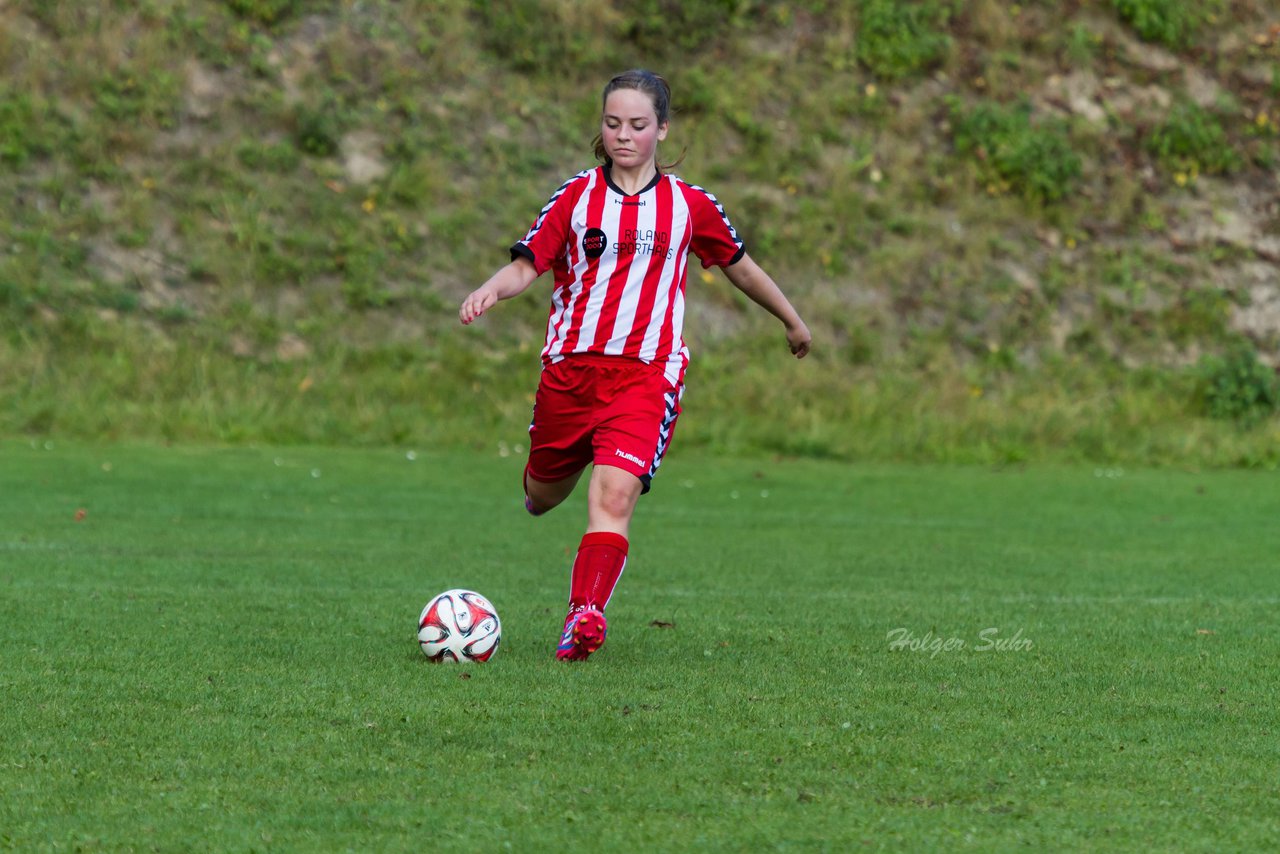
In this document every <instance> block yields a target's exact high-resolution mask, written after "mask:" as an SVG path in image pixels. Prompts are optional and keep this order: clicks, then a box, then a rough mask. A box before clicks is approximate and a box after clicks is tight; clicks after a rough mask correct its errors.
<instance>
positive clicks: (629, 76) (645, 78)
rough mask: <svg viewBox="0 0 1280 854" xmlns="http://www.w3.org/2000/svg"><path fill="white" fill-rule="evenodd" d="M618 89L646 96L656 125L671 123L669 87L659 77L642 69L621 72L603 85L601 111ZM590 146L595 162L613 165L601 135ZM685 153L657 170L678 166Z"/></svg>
mask: <svg viewBox="0 0 1280 854" xmlns="http://www.w3.org/2000/svg"><path fill="white" fill-rule="evenodd" d="M619 89H635V90H636V91H637V92H643V93H644V94H646V95H648V96H649V100H651V101H653V112H654V113H655V114H656V115H657V116H658V124H659V125H665V124H667V123H668V122H670V121H671V86H670V84H668V83H667V81H666V80H664V79H663V78H662V76H661V75H658V74H654V73H653V72H652V71H649V70H647V69H644V68H633V69H631V70H630V71H624V72H622V73H621V74H619V75H618V76H616V77H614V78H613V79H612V80H610V81H609V82H608V83H606V84H605V87H604V92H603V93H602V94H601V96H600V109H601V110H603V109H604V105H605V104H606V103H608V101H609V96H610V95H612V94H613V93H614V92H616V91H618V90H619ZM591 144H592V146H593V147H594V148H595V153H596V159H597V160H600V161H603V162H604V164H605V165H606V166H610V165H612V164H613V158H611V157H610V156H609V154H608V153H607V152H606V151H605V150H604V136H603V135H602V134H596V138H595V139H594V140H592V143H591ZM686 151H687V150H686ZM686 151H681V152H680V156H679V157H677V158H676V159H675V161H674V162H672V163H659V164H657V167H658V170H659V171H663V170H666V169H674V168H675V167H676V166H679V165H680V161H682V160H684V156H685V153H686Z"/></svg>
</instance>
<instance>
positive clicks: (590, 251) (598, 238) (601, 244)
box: [582, 228, 609, 258]
mask: <svg viewBox="0 0 1280 854" xmlns="http://www.w3.org/2000/svg"><path fill="white" fill-rule="evenodd" d="M608 248H609V235H607V234H605V233H604V232H603V231H601V230H600V229H598V228H588V229H587V231H586V233H585V234H583V235H582V254H583V255H586V256H587V257H588V258H599V257H600V256H601V255H603V254H604V250H606V249H608Z"/></svg>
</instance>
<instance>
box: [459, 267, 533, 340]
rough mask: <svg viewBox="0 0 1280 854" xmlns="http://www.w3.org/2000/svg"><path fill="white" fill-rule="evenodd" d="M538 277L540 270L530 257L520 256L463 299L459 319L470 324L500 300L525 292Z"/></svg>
mask: <svg viewBox="0 0 1280 854" xmlns="http://www.w3.org/2000/svg"><path fill="white" fill-rule="evenodd" d="M536 278H538V271H537V270H536V269H534V266H533V262H532V261H530V260H529V259H528V258H525V257H523V256H522V257H519V258H516V260H514V261H512V262H511V263H510V264H508V265H507V266H505V267H503V268H502V269H501V270H499V271H498V272H496V273H494V274H493V275H492V276H490V277H489V281H487V282H485V283H484V284H483V285H481V286H480V287H478V288H476V289H475V290H474V291H472V292H471V293H470V294H468V295H467V298H466V299H464V300H463V301H462V307H461V308H459V309H458V319H459V320H461V321H462V322H463V324H464V325H465V324H469V323H471V321H473V320H475V319H476V318H477V317H479V316H480V315H482V314H484V313H485V312H486V311H488V310H489V309H490V308H492V307H493V305H494V304H495V303H497V301H498V300H501V299H510V298H511V297H513V296H516V295H517V294H521V293H524V291H525V289H526V288H528V287H529V285H531V284H533V280H534V279H536Z"/></svg>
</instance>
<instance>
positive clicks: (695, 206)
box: [685, 185, 747, 268]
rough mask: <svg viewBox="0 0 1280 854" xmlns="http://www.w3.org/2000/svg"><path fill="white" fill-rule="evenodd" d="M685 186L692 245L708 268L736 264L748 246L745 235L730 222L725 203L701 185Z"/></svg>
mask: <svg viewBox="0 0 1280 854" xmlns="http://www.w3.org/2000/svg"><path fill="white" fill-rule="evenodd" d="M685 186H686V187H687V190H686V192H685V196H686V198H688V200H689V216H690V219H691V221H692V223H693V237H692V239H691V241H690V243H689V249H690V250H691V251H692V252H693V254H694V255H697V256H698V260H700V261H701V262H702V266H703V267H704V268H706V267H728V266H730V265H732V264H736V263H737V262H738V260H739V259H740V258H742V256H743V255H744V254H746V251H747V250H746V247H745V246H743V244H742V238H740V237H739V236H738V232H737V231H736V230H735V229H734V227H733V224H732V223H730V222H729V216H728V215H727V214H726V213H725V212H724V206H723V205H721V204H720V202H719V200H718V199H716V197H715V196H713V195H711V194H710V193H708V192H707V191H706V190H704V189H702V188H701V187H695V186H692V185H685Z"/></svg>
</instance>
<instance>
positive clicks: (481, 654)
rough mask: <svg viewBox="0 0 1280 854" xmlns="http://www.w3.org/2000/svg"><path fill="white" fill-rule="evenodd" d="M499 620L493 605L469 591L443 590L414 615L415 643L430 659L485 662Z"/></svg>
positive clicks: (499, 627) (491, 650)
mask: <svg viewBox="0 0 1280 854" xmlns="http://www.w3.org/2000/svg"><path fill="white" fill-rule="evenodd" d="M500 640H502V623H500V622H499V621H498V611H497V609H496V608H494V607H493V604H492V603H491V602H490V601H489V600H488V599H486V598H484V597H483V596H481V595H480V594H479V593H475V592H473V591H471V590H446V591H445V592H443V593H441V594H440V595H439V596H437V597H435V598H434V599H432V600H431V601H430V602H428V603H427V607H425V608H423V609H422V616H420V617H418V646H420V647H422V652H423V654H425V655H426V656H427V658H428V659H429V660H430V661H433V662H441V661H488V660H489V659H490V658H492V657H493V654H494V653H495V652H497V651H498V641H500Z"/></svg>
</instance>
